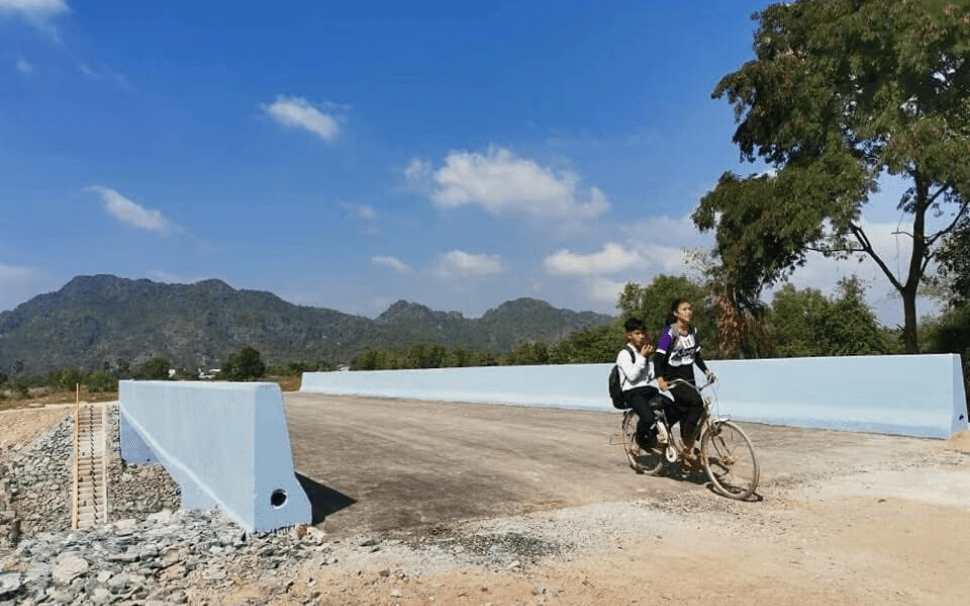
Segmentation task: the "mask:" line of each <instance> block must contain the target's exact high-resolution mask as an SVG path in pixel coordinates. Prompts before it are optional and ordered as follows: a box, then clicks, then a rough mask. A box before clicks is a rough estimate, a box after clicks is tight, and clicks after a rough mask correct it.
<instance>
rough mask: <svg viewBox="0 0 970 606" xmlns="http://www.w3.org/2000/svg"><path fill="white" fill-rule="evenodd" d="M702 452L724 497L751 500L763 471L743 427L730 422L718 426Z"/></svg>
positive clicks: (708, 433) (706, 469)
mask: <svg viewBox="0 0 970 606" xmlns="http://www.w3.org/2000/svg"><path fill="white" fill-rule="evenodd" d="M701 449H702V452H703V463H704V469H705V471H707V474H708V477H710V479H711V482H712V483H713V484H714V486H715V488H716V489H717V490H718V491H719V492H720V493H721V494H723V495H725V496H728V497H731V498H735V499H746V498H748V497H749V496H751V494H752V493H753V492H754V490H755V488H757V485H758V478H759V475H760V471H759V468H758V461H757V459H756V458H755V454H754V447H753V446H752V445H751V441H750V440H749V439H748V437H747V436H746V435H745V434H744V432H743V431H742V430H741V428H740V427H738V426H737V425H734V424H733V423H730V422H727V421H724V422H718V423H716V424H714V425H713V426H712V427H711V429H710V431H708V432H707V434H705V436H704V438H703V444H702V446H701Z"/></svg>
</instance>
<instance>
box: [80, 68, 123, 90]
mask: <svg viewBox="0 0 970 606" xmlns="http://www.w3.org/2000/svg"><path fill="white" fill-rule="evenodd" d="M77 71H79V72H81V73H82V74H84V75H85V76H87V77H88V78H91V79H92V80H98V81H107V82H109V83H113V84H115V85H117V86H119V87H121V88H122V89H125V90H130V89H131V85H130V84H129V83H128V78H126V77H125V76H124V74H120V73H118V72H116V71H114V70H113V69H111V68H108V67H103V66H101V67H97V68H94V67H91V66H90V65H88V64H87V63H78V64H77Z"/></svg>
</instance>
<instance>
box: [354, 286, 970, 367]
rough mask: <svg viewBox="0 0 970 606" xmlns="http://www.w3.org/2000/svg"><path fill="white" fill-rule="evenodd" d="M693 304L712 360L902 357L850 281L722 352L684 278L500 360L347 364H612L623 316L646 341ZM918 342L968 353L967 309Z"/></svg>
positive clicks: (931, 324) (636, 293)
mask: <svg viewBox="0 0 970 606" xmlns="http://www.w3.org/2000/svg"><path fill="white" fill-rule="evenodd" d="M678 297H679V298H686V299H689V300H691V301H692V302H693V304H694V321H693V323H694V325H695V326H697V328H698V330H699V331H700V334H701V337H702V341H703V347H704V355H705V357H707V358H708V359H719V358H722V359H723V358H793V357H814V356H850V355H882V354H901V353H903V351H904V349H903V343H902V339H901V336H902V331H901V330H900V329H899V328H898V327H896V328H887V327H885V326H882V325H881V324H880V323H879V321H878V320H877V319H876V314H875V312H873V310H872V309H871V308H870V307H869V305H868V304H867V303H866V300H865V290H864V287H863V285H862V283H861V282H860V281H859V280H858V279H857V278H855V277H854V276H853V277H850V278H846V279H843V280H842V281H840V282H839V284H838V286H837V288H836V292H835V294H834V295H833V296H826V295H824V294H823V293H822V292H821V291H820V290H818V289H814V288H805V289H798V288H795V287H794V286H792V285H791V284H787V285H785V286H783V287H782V288H781V289H780V290H778V291H777V292H776V293H775V295H774V297H773V298H772V300H771V303H770V304H765V305H764V306H763V308H762V309H761V310H760V313H758V314H750V313H749V314H745V315H743V316H741V317H740V318H739V323H740V324H741V325H740V326H738V327H736V334H738V335H740V337H739V338H740V347H739V348H738V349H739V351H738V352H737V353H736V354H735V355H732V354H731V353H730V352H726V351H725V349H726V348H725V347H723V345H724V343H722V340H723V339H724V338H725V332H724V327H723V325H721V326H719V322H718V320H719V318H718V313H719V309H718V307H717V304H716V301H717V299H716V297H715V296H714V295H713V294H712V292H711V290H710V289H709V288H708V287H707V286H705V285H703V284H701V283H698V282H696V281H693V280H691V279H689V278H687V277H684V276H665V275H660V276H657V277H656V278H655V279H654V280H653V281H652V282H651V283H650V284H649V285H647V286H640V285H639V284H636V283H630V284H628V285H627V286H626V288H625V290H624V292H623V294H622V295H621V296H620V300H619V304H618V308H619V309H620V310H621V314H620V315H619V316H618V317H617V318H616V319H615V320H614V321H613V322H611V323H610V324H607V325H602V326H598V327H595V328H588V329H584V330H580V331H577V332H574V333H572V334H571V335H570V336H568V337H567V338H565V339H563V340H561V341H559V342H557V343H552V344H547V343H520V344H519V345H516V346H515V347H514V348H513V349H512V350H511V351H509V352H506V353H504V354H495V353H490V352H475V351H469V350H467V349H463V348H446V347H443V346H441V345H434V344H427V343H419V344H415V345H412V346H411V347H410V348H407V349H374V350H370V351H367V352H365V353H363V354H361V355H359V356H357V357H356V358H354V359H353V361H352V363H351V365H350V368H351V370H395V369H405V368H449V367H461V366H516V365H529V364H590V363H606V362H612V361H613V360H614V359H615V358H616V354H617V352H618V351H619V350H620V349H621V348H622V347H623V345H624V343H625V339H624V335H623V328H622V324H623V321H624V320H625V319H626V318H627V317H629V316H636V317H638V318H640V319H641V320H643V321H644V322H645V323H646V324H647V327H648V333H649V334H650V338H651V340H653V341H656V340H657V338H658V337H659V334H660V331H661V330H662V329H663V327H664V326H665V325H666V321H667V317H666V316H667V311H668V309H669V306H670V303H671V301H672V300H673V299H674V298H678ZM920 342H921V343H923V344H924V347H923V351H924V352H927V353H942V352H955V353H964V354H965V353H967V351H968V348H970V307H967V306H965V307H963V308H960V309H956V310H951V311H948V312H946V313H944V314H943V315H942V316H941V317H939V318H935V319H924V321H923V325H922V327H921V334H920Z"/></svg>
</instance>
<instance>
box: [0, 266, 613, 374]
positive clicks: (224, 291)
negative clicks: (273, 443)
mask: <svg viewBox="0 0 970 606" xmlns="http://www.w3.org/2000/svg"><path fill="white" fill-rule="evenodd" d="M610 320H612V318H610V316H606V315H603V314H596V313H593V312H574V311H569V310H565V309H556V308H554V307H552V306H551V305H549V304H548V303H546V302H544V301H538V300H535V299H527V298H523V299H516V300H514V301H508V302H506V303H503V304H501V305H499V306H498V307H497V308H495V309H490V310H489V311H487V312H486V313H485V314H484V315H483V316H482V317H481V318H475V319H470V318H466V317H464V316H463V315H462V314H460V313H458V312H442V311H434V310H432V309H429V308H428V307H425V306H423V305H418V304H416V303H409V302H407V301H398V302H397V303H394V304H393V305H391V306H390V307H389V308H388V309H387V311H385V312H384V313H382V314H381V315H380V316H379V317H377V318H376V319H374V320H371V319H369V318H365V317H362V316H355V315H351V314H346V313H343V312H339V311H335V310H332V309H325V308H316V307H307V306H301V305H294V304H292V303H288V302H286V301H284V300H283V299H280V298H279V297H277V296H276V295H274V294H272V293H269V292H264V291H253V290H236V289H234V288H232V287H231V286H229V285H228V284H226V283H225V282H222V281H220V280H205V281H203V282H197V283H195V284H163V283H158V282H152V281H151V280H129V279H126V278H118V277H116V276H111V275H97V276H78V277H76V278H74V279H73V280H71V281H70V282H68V283H67V284H66V285H65V286H64V287H63V288H61V289H60V290H59V291H57V292H54V293H48V294H44V295H39V296H37V297H34V298H33V299H31V300H30V301H27V302H26V303H23V304H22V305H20V306H18V307H17V308H16V309H14V310H13V311H5V312H2V313H0V372H4V373H6V374H8V375H10V374H13V373H12V369H13V368H14V366H15V365H17V362H18V361H19V362H20V363H22V365H23V370H22V372H23V373H25V374H37V373H41V372H46V371H47V370H50V369H53V368H71V367H76V368H82V369H101V368H105V367H110V368H116V367H117V365H118V364H119V362H123V363H126V364H129V365H130V366H132V367H134V366H137V365H138V364H140V363H142V362H144V361H146V360H148V359H150V358H153V357H155V356H162V357H165V358H168V359H169V360H170V361H171V362H172V364H174V365H176V366H184V367H187V368H195V367H200V366H201V367H204V368H211V367H217V366H219V365H220V363H221V362H222V361H223V360H225V359H226V357H227V356H228V355H229V354H231V353H234V352H236V351H238V350H239V349H240V348H242V347H243V346H245V345H250V346H252V347H255V348H256V349H258V350H259V351H260V353H261V354H262V357H263V359H264V360H265V361H267V362H286V361H313V360H319V359H327V360H331V361H334V362H349V361H350V359H351V358H353V357H354V356H356V355H357V354H359V353H361V352H363V351H366V350H367V349H404V348H408V347H410V346H412V345H414V344H415V343H438V344H441V345H444V346H446V347H448V348H453V347H459V346H460V347H464V348H466V349H469V350H474V351H491V352H495V353H503V352H506V351H509V350H510V349H512V348H513V347H514V346H515V345H516V344H518V343H521V342H546V343H554V342H556V341H559V340H560V339H562V338H564V337H566V336H567V335H569V334H570V333H572V332H574V331H576V330H580V329H583V328H588V327H591V326H598V325H601V324H605V323H607V322H609V321H610ZM18 366H19V365H18Z"/></svg>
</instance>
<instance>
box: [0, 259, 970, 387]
mask: <svg viewBox="0 0 970 606" xmlns="http://www.w3.org/2000/svg"><path fill="white" fill-rule="evenodd" d="M864 295H865V293H864V289H863V286H862V284H861V283H860V281H859V280H857V279H856V278H854V277H852V278H847V279H844V280H842V281H841V282H840V283H839V284H838V287H837V289H836V292H835V294H834V295H833V296H826V295H824V294H823V293H822V292H821V291H819V290H817V289H813V288H806V289H797V288H795V287H794V286H792V285H790V284H789V285H786V286H784V287H782V288H781V289H780V290H778V291H777V292H776V293H775V295H774V297H773V298H772V301H771V302H770V304H765V305H764V306H763V308H762V309H761V311H760V313H758V314H752V313H746V314H744V315H743V316H741V317H740V318H739V319H738V323H739V325H738V326H736V327H735V329H736V331H735V333H734V336H735V337H736V338H739V339H740V347H739V348H737V352H736V354H734V355H732V354H731V353H730V352H729V351H728V352H726V349H729V348H725V347H724V342H723V340H724V339H725V338H726V335H727V336H730V333H725V330H724V322H723V320H721V319H720V318H719V316H718V314H719V312H720V310H719V309H718V306H717V298H716V297H715V296H714V295H713V294H712V292H711V289H710V288H709V287H707V286H705V285H704V284H701V283H698V282H696V281H693V280H691V279H689V278H687V277H684V276H677V277H675V276H665V275H661V276H658V277H656V278H655V279H654V280H653V281H652V282H651V283H650V284H649V285H647V286H640V285H638V284H636V283H630V284H627V286H626V288H625V289H624V291H623V293H622V294H621V296H620V298H619V302H618V305H617V307H618V308H619V309H620V312H621V313H620V314H619V315H618V316H617V318H616V319H615V320H613V321H612V322H611V323H609V324H605V325H601V326H597V327H594V328H587V329H583V330H579V331H576V332H573V333H572V334H570V335H569V336H568V337H566V338H564V339H562V340H560V341H558V342H555V343H543V342H523V343H519V344H518V345H515V346H514V347H513V348H512V349H511V350H510V351H507V352H504V353H496V352H488V351H473V350H470V349H467V348H463V347H445V346H443V345H440V344H434V343H415V344H413V345H411V346H410V347H408V348H402V349H377V348H375V349H372V350H369V351H365V352H364V353H362V354H359V355H358V356H356V357H355V358H353V359H352V360H350V361H349V362H346V363H338V362H335V361H331V360H315V361H288V362H283V363H274V364H266V363H265V362H263V360H262V358H261V355H260V352H259V351H258V350H256V349H255V348H253V347H248V346H247V347H243V348H242V349H240V350H239V351H238V352H236V353H235V354H232V355H230V356H229V357H228V359H227V360H226V362H225V363H224V364H223V365H222V368H221V369H220V372H219V373H218V374H217V375H216V376H214V377H211V378H214V379H217V380H231V381H246V380H253V379H260V378H262V377H265V376H275V377H299V376H300V375H301V374H302V373H304V372H316V371H334V370H339V369H343V368H349V369H350V370H395V369H411V368H448V367H463V366H519V365H534V364H588V363H608V362H612V361H613V360H614V359H615V358H616V354H617V352H618V351H619V350H620V349H621V348H622V347H623V345H624V343H625V338H624V334H623V329H622V324H623V322H624V320H625V319H626V318H627V317H629V316H636V317H639V318H640V319H642V320H643V321H644V322H645V323H646V324H647V327H648V331H649V332H650V338H651V340H653V341H656V339H657V337H658V336H659V334H660V330H661V329H662V328H663V327H664V326H665V322H666V315H667V311H668V309H669V306H670V302H671V301H672V300H673V299H674V298H677V297H680V298H687V299H689V300H691V301H692V302H693V303H694V324H695V325H696V326H697V327H698V330H699V331H700V334H701V337H702V342H703V345H704V354H705V357H707V358H708V359H718V358H732V357H740V358H777V357H811V356H846V355H880V354H898V353H902V352H903V345H902V341H901V330H900V329H899V328H898V327H897V328H894V329H890V328H886V327H884V326H882V325H880V324H879V322H878V321H877V319H876V316H875V313H874V312H873V311H872V309H870V308H869V306H868V305H867V303H866V301H865V296H864ZM958 303H959V304H957V305H951V307H950V308H949V309H948V310H947V311H946V312H945V313H943V314H942V315H941V316H940V317H937V318H927V319H924V321H923V323H922V325H921V334H920V342H921V343H923V351H924V352H927V353H945V352H946V353H960V354H963V356H964V362H965V363H966V362H967V360H968V358H970V304H967V303H966V299H965V298H964V299H962V300H961V301H959V302H958ZM719 320H720V321H719ZM170 369H172V366H171V365H170V363H169V360H167V359H166V358H163V357H156V358H152V359H150V360H148V361H147V362H144V363H143V364H140V365H138V366H137V367H134V368H129V367H128V366H127V365H126V364H124V362H123V361H121V360H119V361H117V362H116V363H114V364H107V363H106V364H105V367H104V369H102V370H99V371H83V370H79V369H63V370H56V371H51V372H49V373H47V374H46V375H41V376H34V377H26V376H21V375H19V374H15V376H13V377H8V376H6V375H3V374H0V398H2V397H3V394H4V392H5V391H7V390H9V391H12V392H14V393H16V394H18V395H21V396H26V394H27V393H28V391H29V389H30V388H31V387H48V388H50V389H52V390H73V389H74V386H75V385H77V384H80V385H83V386H85V387H86V388H87V389H88V390H89V391H92V392H112V391H117V389H118V381H119V380H121V379H151V380H166V379H174V380H194V379H198V378H199V370H198V369H191V370H190V369H185V368H176V369H175V370H174V373H172V372H170ZM13 370H14V372H15V373H16V372H17V368H16V367H15V368H14V369H13Z"/></svg>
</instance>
